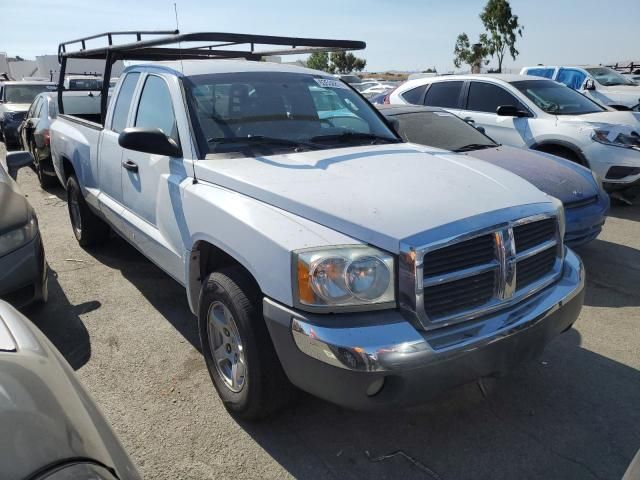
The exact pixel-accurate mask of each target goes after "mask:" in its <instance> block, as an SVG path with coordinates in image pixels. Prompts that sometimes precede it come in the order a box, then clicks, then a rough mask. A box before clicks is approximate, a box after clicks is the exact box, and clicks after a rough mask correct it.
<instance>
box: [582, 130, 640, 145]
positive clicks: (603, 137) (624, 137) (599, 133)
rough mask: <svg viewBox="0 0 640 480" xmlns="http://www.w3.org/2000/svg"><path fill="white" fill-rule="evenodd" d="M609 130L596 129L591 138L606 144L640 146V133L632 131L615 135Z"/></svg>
mask: <svg viewBox="0 0 640 480" xmlns="http://www.w3.org/2000/svg"><path fill="white" fill-rule="evenodd" d="M612 137H613V134H612V133H611V131H609V130H600V129H598V130H594V131H593V134H592V135H591V138H592V139H593V140H594V141H596V142H598V143H602V144H604V145H613V146H614V147H623V148H640V134H638V132H631V133H630V134H626V133H618V135H616V136H615V137H613V138H612Z"/></svg>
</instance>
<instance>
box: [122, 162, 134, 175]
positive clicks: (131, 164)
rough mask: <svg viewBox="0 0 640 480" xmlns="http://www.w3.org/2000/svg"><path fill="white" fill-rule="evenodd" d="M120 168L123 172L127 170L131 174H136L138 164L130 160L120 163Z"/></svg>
mask: <svg viewBox="0 0 640 480" xmlns="http://www.w3.org/2000/svg"><path fill="white" fill-rule="evenodd" d="M122 168H124V169H125V170H129V171H130V172H133V173H138V164H137V163H136V162H133V161H131V160H127V161H126V162H122Z"/></svg>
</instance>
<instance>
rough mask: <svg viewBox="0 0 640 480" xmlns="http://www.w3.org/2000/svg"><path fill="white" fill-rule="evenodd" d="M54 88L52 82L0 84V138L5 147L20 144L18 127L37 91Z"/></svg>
mask: <svg viewBox="0 0 640 480" xmlns="http://www.w3.org/2000/svg"><path fill="white" fill-rule="evenodd" d="M55 89H56V84H55V83H52V82H31V81H29V82H27V81H22V82H3V83H1V84H0V138H2V139H3V140H4V143H5V145H6V146H7V147H14V146H17V145H20V137H19V135H18V127H19V126H20V124H21V123H22V120H23V119H24V116H25V115H26V113H27V110H29V106H30V105H31V103H33V99H34V98H36V96H37V95H38V94H39V93H43V92H51V91H53V90H55Z"/></svg>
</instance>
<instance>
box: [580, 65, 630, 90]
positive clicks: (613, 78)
mask: <svg viewBox="0 0 640 480" xmlns="http://www.w3.org/2000/svg"><path fill="white" fill-rule="evenodd" d="M585 70H586V71H587V72H589V75H591V76H592V77H593V79H594V80H595V81H596V82H598V83H599V84H600V85H604V86H605V87H612V86H614V85H633V86H635V85H636V83H635V82H633V81H631V80H629V79H628V78H625V77H624V76H623V75H621V74H619V73H618V72H616V71H615V70H612V69H611V68H608V67H597V68H585Z"/></svg>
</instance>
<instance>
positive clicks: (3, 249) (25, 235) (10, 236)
mask: <svg viewBox="0 0 640 480" xmlns="http://www.w3.org/2000/svg"><path fill="white" fill-rule="evenodd" d="M37 230H38V224H37V223H36V217H31V220H29V222H27V224H26V225H25V226H23V227H20V228H16V229H15V230H11V231H10V232H7V233H5V234H3V235H0V257H2V256H3V255H6V254H7V253H10V252H13V251H14V250H16V249H18V248H20V247H22V246H23V245H24V244H26V243H28V242H30V241H31V240H33V237H35V235H36V231H37Z"/></svg>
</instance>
